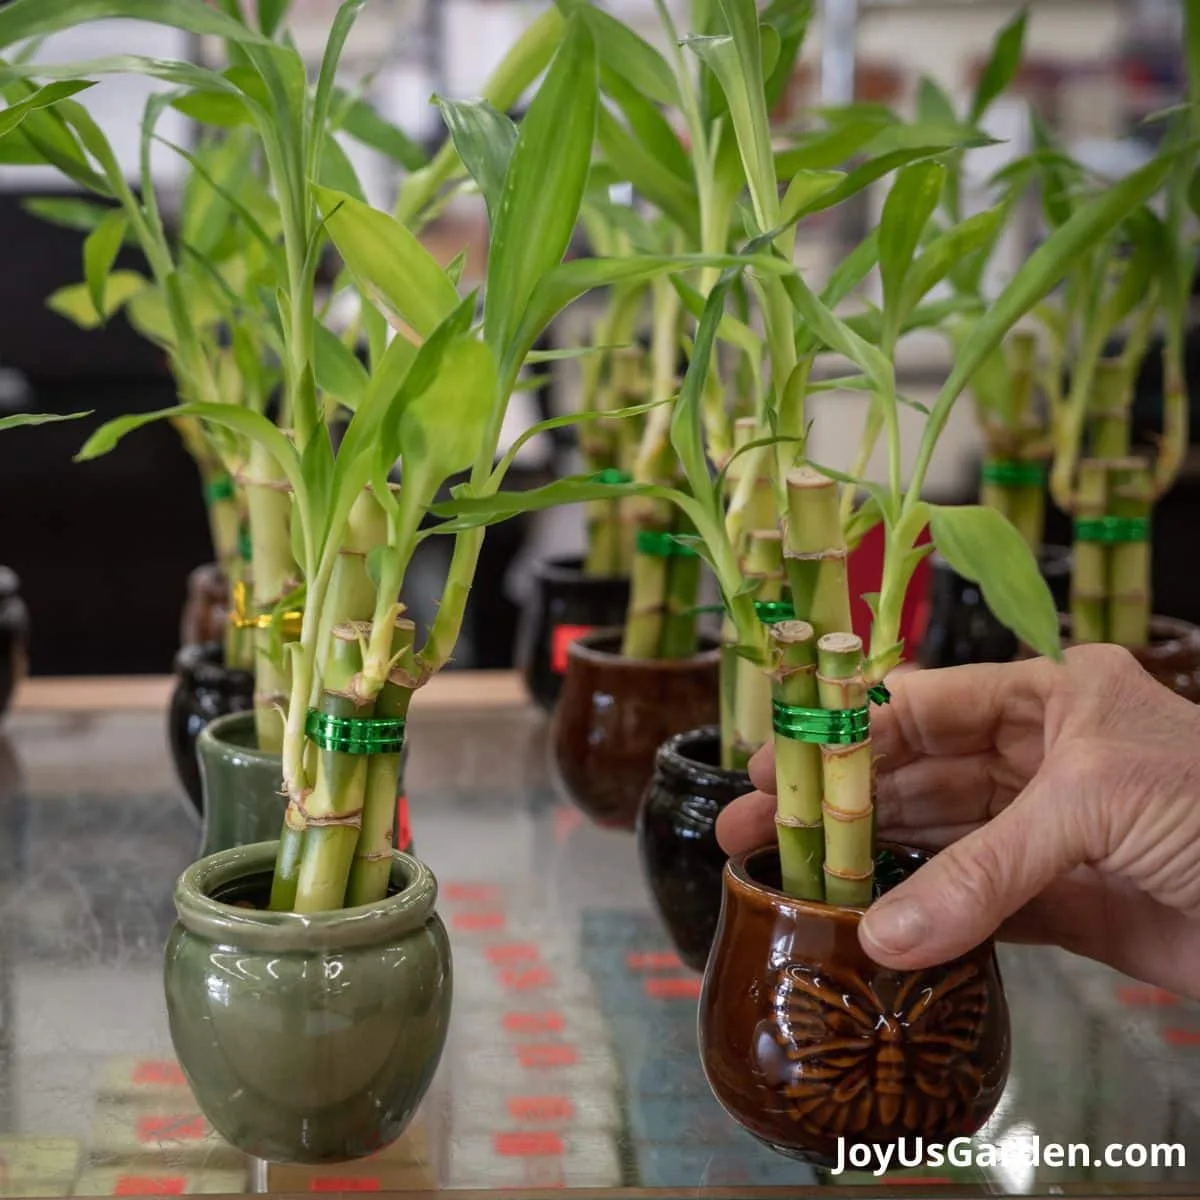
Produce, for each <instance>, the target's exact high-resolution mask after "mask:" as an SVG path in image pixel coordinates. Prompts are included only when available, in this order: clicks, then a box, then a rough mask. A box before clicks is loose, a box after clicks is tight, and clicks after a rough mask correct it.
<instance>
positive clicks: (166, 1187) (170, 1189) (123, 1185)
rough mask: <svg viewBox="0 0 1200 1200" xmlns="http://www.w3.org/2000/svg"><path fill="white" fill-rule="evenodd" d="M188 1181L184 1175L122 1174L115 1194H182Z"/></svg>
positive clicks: (114, 1191)
mask: <svg viewBox="0 0 1200 1200" xmlns="http://www.w3.org/2000/svg"><path fill="white" fill-rule="evenodd" d="M186 1182H187V1180H185V1179H184V1178H183V1176H182V1175H121V1176H119V1177H118V1178H117V1185H116V1187H114V1188H113V1195H114V1196H182V1195H183V1185H184V1184H185V1183H186Z"/></svg>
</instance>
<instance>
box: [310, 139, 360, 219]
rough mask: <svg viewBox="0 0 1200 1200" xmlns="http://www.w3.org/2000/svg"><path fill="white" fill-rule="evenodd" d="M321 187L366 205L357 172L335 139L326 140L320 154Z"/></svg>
mask: <svg viewBox="0 0 1200 1200" xmlns="http://www.w3.org/2000/svg"><path fill="white" fill-rule="evenodd" d="M319 182H320V184H321V186H322V187H327V188H329V189H330V190H331V191H335V192H343V193H344V194H345V195H347V196H350V197H351V198H352V199H354V200H357V201H358V202H359V204H368V203H369V202H368V200H367V193H366V190H365V189H364V188H363V185H362V182H361V181H360V180H359V178H358V172H357V171H356V170H355V169H354V164H353V163H352V162H351V161H350V156H349V155H348V154H347V153H346V151H345V150H343V149H342V147H341V145H340V144H339V142H338V140H337V138H332V137H331V138H326V140H325V148H324V150H323V151H322V153H321V176H320V180H319Z"/></svg>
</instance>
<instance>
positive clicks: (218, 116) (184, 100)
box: [171, 88, 254, 129]
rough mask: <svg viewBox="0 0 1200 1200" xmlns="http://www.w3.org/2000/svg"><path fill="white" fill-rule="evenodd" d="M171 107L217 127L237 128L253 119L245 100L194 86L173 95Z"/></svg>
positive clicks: (202, 123)
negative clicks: (181, 93) (189, 89)
mask: <svg viewBox="0 0 1200 1200" xmlns="http://www.w3.org/2000/svg"><path fill="white" fill-rule="evenodd" d="M171 107H172V108H174V109H176V110H177V111H178V112H181V113H183V115H184V116H185V117H190V118H191V119H192V120H193V121H198V122H200V124H201V125H213V126H215V127H216V128H218V129H237V128H240V127H241V126H244V125H251V124H253V121H254V118H253V116H252V115H251V113H250V109H249V108H248V107H247V105H246V102H245V100H243V99H242V98H241V97H240V96H235V95H233V94H232V93H226V92H210V91H201V90H200V89H198V88H195V89H193V90H191V91H189V92H185V93H183V95H180V96H174V97H173V98H172V99H171Z"/></svg>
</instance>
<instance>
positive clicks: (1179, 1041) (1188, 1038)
mask: <svg viewBox="0 0 1200 1200" xmlns="http://www.w3.org/2000/svg"><path fill="white" fill-rule="evenodd" d="M1163 1041H1164V1042H1166V1043H1167V1045H1168V1046H1177V1047H1179V1048H1181V1049H1182V1048H1183V1047H1184V1046H1200V1029H1164V1030H1163Z"/></svg>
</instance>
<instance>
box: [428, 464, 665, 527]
mask: <svg viewBox="0 0 1200 1200" xmlns="http://www.w3.org/2000/svg"><path fill="white" fill-rule="evenodd" d="M673 494H676V493H673V492H672V489H670V488H664V487H659V486H656V485H655V484H649V483H597V482H596V481H595V480H594V479H593V478H592V477H591V476H575V477H568V478H566V479H559V480H556V481H555V482H554V483H550V484H547V485H546V486H544V487H540V488H530V489H529V490H527V491H523V492H496V493H494V494H492V495H489V496H472V495H470V494H469V492H468V490H467V489H455V493H454V494H453V495H452V498H451V499H450V500H444V501H441V502H440V503H438V504H433V505H431V506H430V508H429V511H430V512H431V513H432V514H433V515H434V516H435V517H442V518H456V520H454V522H453V524H452V525H451V526H444V527H442V528H441V529H439V530H438V532H440V533H457V532H459V531H460V530H462V529H473V528H477V527H479V526H480V525H493V524H496V523H498V522H500V521H506V520H508V519H509V518H510V517H515V516H519V515H520V514H522V513H529V512H540V511H542V510H543V509H547V508H562V507H564V506H566V505H569V504H587V503H589V502H591V501H593V500H620V499H622V498H624V497H626V496H656V497H661V498H668V497H669V496H671V495H673Z"/></svg>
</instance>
